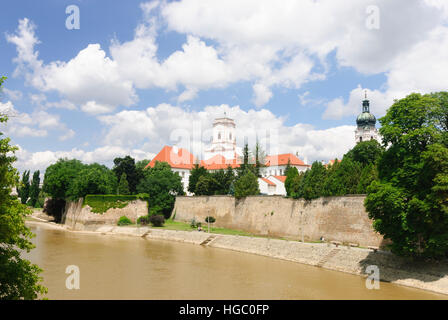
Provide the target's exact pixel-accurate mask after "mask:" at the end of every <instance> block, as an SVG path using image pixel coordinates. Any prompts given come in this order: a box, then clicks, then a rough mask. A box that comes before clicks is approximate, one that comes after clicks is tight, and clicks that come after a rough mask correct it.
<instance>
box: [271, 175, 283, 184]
mask: <svg viewBox="0 0 448 320" xmlns="http://www.w3.org/2000/svg"><path fill="white" fill-rule="evenodd" d="M273 177H274V178H275V179H277V180H279V181H281V182H283V183H285V181H286V176H273Z"/></svg>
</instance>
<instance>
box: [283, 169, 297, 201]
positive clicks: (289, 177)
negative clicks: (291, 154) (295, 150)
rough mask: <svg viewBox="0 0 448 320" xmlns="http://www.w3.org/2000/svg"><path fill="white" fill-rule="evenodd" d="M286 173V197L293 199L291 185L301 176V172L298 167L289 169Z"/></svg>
mask: <svg viewBox="0 0 448 320" xmlns="http://www.w3.org/2000/svg"><path fill="white" fill-rule="evenodd" d="M288 163H289V161H288ZM285 173H286V180H285V189H286V195H287V196H288V197H292V190H291V185H292V183H293V180H294V179H295V178H296V177H298V176H299V170H297V168H296V167H289V169H288V170H285Z"/></svg>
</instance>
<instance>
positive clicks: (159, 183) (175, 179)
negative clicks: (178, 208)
mask: <svg viewBox="0 0 448 320" xmlns="http://www.w3.org/2000/svg"><path fill="white" fill-rule="evenodd" d="M137 191H138V192H139V193H147V194H149V201H150V202H149V203H150V205H151V207H158V208H159V210H160V211H161V213H162V214H163V215H164V216H165V218H166V219H168V218H169V217H170V215H171V211H172V210H173V208H174V201H175V199H176V195H183V194H184V191H183V186H182V178H181V177H180V176H179V174H178V173H176V172H173V171H171V167H170V165H169V164H168V163H166V162H159V161H156V163H155V165H154V167H153V168H148V169H147V170H145V177H144V178H143V179H142V180H141V181H140V183H139V184H138V186H137Z"/></svg>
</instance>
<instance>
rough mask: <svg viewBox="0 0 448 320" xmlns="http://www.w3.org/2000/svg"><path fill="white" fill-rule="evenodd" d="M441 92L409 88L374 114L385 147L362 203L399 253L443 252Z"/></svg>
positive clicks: (446, 161)
mask: <svg viewBox="0 0 448 320" xmlns="http://www.w3.org/2000/svg"><path fill="white" fill-rule="evenodd" d="M440 97H442V99H441V98H440ZM444 97H446V94H445V93H436V94H431V95H421V94H416V93H413V94H410V95H408V96H407V97H406V98H404V99H401V100H398V101H395V103H394V104H393V105H392V106H391V107H390V108H389V109H388V111H387V113H386V115H385V116H384V117H383V118H381V119H380V123H381V125H382V127H381V129H380V134H381V135H382V137H383V145H384V146H388V148H387V149H386V150H385V151H384V153H383V154H382V155H381V157H380V158H379V161H378V178H379V181H373V182H372V184H371V185H370V186H369V187H368V188H367V197H366V199H365V207H366V210H367V212H368V213H369V217H370V218H372V219H374V223H373V226H374V228H375V230H377V231H378V232H380V233H381V234H382V235H384V237H385V238H386V239H390V240H392V244H391V249H392V252H394V253H396V254H399V255H404V256H411V257H417V258H442V257H445V256H446V255H447V252H448V233H447V230H448V203H447V199H448V198H447V196H448V145H447V140H446V136H447V127H446V123H445V122H444V121H445V119H446V110H447V108H448V105H447V100H445V99H444ZM444 112H445V115H443V113H444Z"/></svg>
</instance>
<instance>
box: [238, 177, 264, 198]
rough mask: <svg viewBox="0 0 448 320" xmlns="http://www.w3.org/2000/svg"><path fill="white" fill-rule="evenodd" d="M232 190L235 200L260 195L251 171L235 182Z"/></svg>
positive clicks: (256, 180) (256, 179) (255, 178)
mask: <svg viewBox="0 0 448 320" xmlns="http://www.w3.org/2000/svg"><path fill="white" fill-rule="evenodd" d="M234 188H235V198H237V199H239V198H242V197H247V196H253V195H258V194H260V189H259V186H258V178H257V176H256V175H255V174H254V173H253V172H252V171H251V170H248V171H247V172H246V173H245V174H244V175H243V176H241V177H240V178H238V179H237V180H236V181H235V186H234Z"/></svg>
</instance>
